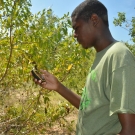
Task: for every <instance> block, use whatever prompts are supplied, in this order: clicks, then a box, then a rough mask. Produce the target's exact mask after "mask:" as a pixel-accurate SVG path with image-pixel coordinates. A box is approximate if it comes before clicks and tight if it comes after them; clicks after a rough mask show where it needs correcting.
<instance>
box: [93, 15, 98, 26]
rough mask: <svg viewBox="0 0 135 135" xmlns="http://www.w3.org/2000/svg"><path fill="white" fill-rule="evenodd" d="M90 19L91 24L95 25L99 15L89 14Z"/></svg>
mask: <svg viewBox="0 0 135 135" xmlns="http://www.w3.org/2000/svg"><path fill="white" fill-rule="evenodd" d="M91 21H92V23H93V26H94V27H95V26H97V24H98V23H99V17H98V15H97V14H92V15H91Z"/></svg>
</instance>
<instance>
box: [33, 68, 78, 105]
mask: <svg viewBox="0 0 135 135" xmlns="http://www.w3.org/2000/svg"><path fill="white" fill-rule="evenodd" d="M41 74H42V75H41V76H42V78H44V79H45V82H42V81H41V80H39V81H37V80H36V79H35V80H34V81H35V83H36V84H39V85H40V86H41V87H43V88H45V89H48V90H55V91H57V92H58V93H59V94H60V95H61V96H62V97H64V98H65V99H67V100H68V101H69V102H70V103H71V104H72V105H74V106H75V107H76V108H79V105H80V96H78V95H77V94H75V93H73V92H72V91H71V90H69V89H68V88H66V87H65V86H64V85H63V84H62V83H60V82H59V81H58V79H57V78H56V77H55V76H54V75H52V74H51V73H49V72H47V71H45V70H41Z"/></svg>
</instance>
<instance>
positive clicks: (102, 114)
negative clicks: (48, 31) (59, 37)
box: [35, 0, 135, 135]
mask: <svg viewBox="0 0 135 135" xmlns="http://www.w3.org/2000/svg"><path fill="white" fill-rule="evenodd" d="M71 17H72V26H73V29H74V30H75V32H74V37H75V38H77V41H78V42H79V43H80V44H81V45H82V47H83V48H85V49H87V48H90V47H94V48H95V49H96V51H97V54H96V58H95V61H94V63H93V65H92V67H91V70H90V72H89V74H88V77H87V80H86V84H85V87H84V91H83V95H82V98H80V96H78V95H76V94H75V93H73V92H72V91H71V90H69V89H68V88H66V87H65V86H64V85H62V84H61V83H60V82H59V81H58V79H57V78H56V77H54V76H53V75H52V74H51V73H49V72H47V71H44V70H42V73H43V77H44V78H45V80H46V82H43V83H41V81H36V80H35V82H36V83H38V84H39V85H40V86H41V87H43V88H46V89H49V90H55V91H56V92H58V93H59V94H60V95H62V96H63V97H64V98H66V99H67V100H68V101H69V102H71V103H72V104H73V105H74V106H75V107H76V108H78V109H79V116H78V123H77V129H76V135H117V134H119V135H135V98H134V97H135V58H134V56H133V55H132V53H131V52H130V51H129V50H128V48H127V47H126V46H125V45H124V44H123V43H121V42H118V41H116V40H115V39H114V38H113V37H112V35H111V33H110V31H109V26H108V15H107V9H106V7H105V6H104V5H103V4H102V3H101V2H99V1H98V0H85V1H84V2H82V3H81V4H80V5H79V6H78V7H76V9H75V10H74V11H73V13H72V16H71Z"/></svg>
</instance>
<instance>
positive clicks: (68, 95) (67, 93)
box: [57, 84, 81, 109]
mask: <svg viewBox="0 0 135 135" xmlns="http://www.w3.org/2000/svg"><path fill="white" fill-rule="evenodd" d="M57 92H58V93H59V94H60V95H61V96H62V97H64V98H65V99H67V100H68V101H69V102H70V103H71V104H72V105H74V106H75V107H76V108H77V109H79V105H80V99H81V98H80V96H79V95H77V94H75V93H73V92H72V91H71V90H69V89H68V88H66V87H65V86H64V85H62V84H61V86H60V87H59V90H58V91H57Z"/></svg>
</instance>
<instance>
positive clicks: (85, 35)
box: [72, 18, 95, 49]
mask: <svg viewBox="0 0 135 135" xmlns="http://www.w3.org/2000/svg"><path fill="white" fill-rule="evenodd" d="M72 27H73V29H74V37H75V38H76V39H77V41H78V42H79V43H80V44H81V45H82V47H83V48H85V49H87V48H90V47H92V46H93V44H94V40H95V33H94V27H93V25H92V22H91V20H89V21H88V22H86V21H84V20H82V19H79V20H75V19H74V18H72Z"/></svg>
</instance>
